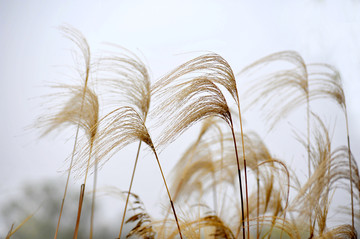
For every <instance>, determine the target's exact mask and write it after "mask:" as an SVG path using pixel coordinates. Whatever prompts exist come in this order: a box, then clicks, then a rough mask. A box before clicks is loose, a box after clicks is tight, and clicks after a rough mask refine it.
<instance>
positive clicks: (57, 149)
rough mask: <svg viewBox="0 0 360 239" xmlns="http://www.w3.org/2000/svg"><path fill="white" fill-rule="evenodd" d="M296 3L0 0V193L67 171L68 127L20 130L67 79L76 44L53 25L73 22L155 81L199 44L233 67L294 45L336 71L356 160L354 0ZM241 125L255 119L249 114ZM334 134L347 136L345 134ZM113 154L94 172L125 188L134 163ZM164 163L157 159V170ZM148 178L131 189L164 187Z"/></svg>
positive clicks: (95, 45)
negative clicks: (141, 63) (142, 66)
mask: <svg viewBox="0 0 360 239" xmlns="http://www.w3.org/2000/svg"><path fill="white" fill-rule="evenodd" d="M294 2H295V1H230V0H225V1H219V0H206V1H205V0H204V1H202V0H198V1H193V0H191V1H190V0H185V1H184V0H183V1H165V0H163V1H162V0H153V1H144V0H134V1H126V0H123V1H119V0H117V1H70V0H68V1H19V0H17V1H16V0H15V1H4V0H0V19H1V21H0V112H1V117H0V145H1V146H0V155H1V157H0V182H1V183H0V201H1V200H3V199H4V198H5V197H7V196H9V195H11V194H12V193H13V192H14V191H18V190H20V188H21V185H22V183H23V182H25V181H32V180H46V179H47V178H55V179H59V180H65V176H64V174H62V173H60V172H59V171H61V170H63V169H64V165H65V164H64V160H65V158H66V157H67V156H68V154H69V153H70V152H71V144H72V142H73V141H72V138H71V136H72V133H71V132H70V131H68V132H67V133H68V134H66V133H64V134H61V135H60V136H59V137H47V138H43V139H40V140H38V135H39V134H38V133H37V132H36V131H34V130H26V127H28V126H29V125H30V124H31V123H33V122H34V120H35V119H36V117H38V116H39V115H40V114H41V113H42V112H41V110H40V106H39V99H38V98H37V97H39V96H41V95H44V94H46V93H47V88H46V87H44V86H45V85H46V84H47V83H48V82H61V81H63V82H69V81H68V80H69V77H68V75H67V72H65V71H66V67H64V66H72V65H73V58H72V54H71V52H70V50H72V49H75V46H74V45H73V44H72V43H71V42H69V40H67V39H66V38H64V37H63V36H62V34H61V33H60V32H59V30H58V28H57V27H58V26H60V25H61V24H69V25H72V26H73V27H75V28H77V29H79V30H80V31H81V32H82V33H83V34H84V36H85V37H86V38H87V40H88V42H89V44H90V47H91V49H92V51H93V52H94V53H96V52H101V49H102V48H103V46H104V45H103V43H104V42H110V43H116V44H120V45H122V46H123V47H125V48H128V49H130V50H131V51H133V52H135V53H136V54H138V55H140V56H141V58H142V59H144V60H145V62H146V64H147V65H148V67H149V69H150V72H151V77H152V79H153V81H155V80H156V79H158V78H159V77H160V76H162V75H164V74H165V73H167V72H168V71H170V70H171V69H173V68H174V67H176V66H177V65H179V64H181V63H183V62H184V60H185V59H190V58H189V57H190V56H197V55H200V54H201V53H202V52H204V51H213V52H216V53H218V54H220V55H221V56H223V57H224V58H225V59H226V60H227V61H228V62H229V63H230V65H231V67H232V68H233V71H234V72H235V73H237V72H239V71H240V70H241V69H242V68H243V67H245V66H246V65H248V64H250V63H252V62H253V61H255V60H257V59H259V58H260V57H263V56H265V55H267V54H270V53H273V52H276V51H282V50H295V51H297V52H299V53H300V54H301V56H302V57H303V58H304V60H305V61H306V62H308V63H312V62H323V63H328V64H331V65H334V66H335V67H337V68H338V69H339V71H340V73H341V76H342V79H343V84H344V90H345V94H346V99H347V103H348V111H349V123H350V131H351V133H350V136H351V143H352V145H353V147H352V149H353V153H354V155H355V157H356V159H357V162H359V158H360V147H359V146H360V144H359V142H360V126H359V122H360V121H359V120H360V107H359V102H360V94H359V92H360V46H359V44H360V14H359V13H360V4H359V1H355V0H354V1H321V0H307V1H297V3H294ZM189 54H190V55H189ZM238 84H239V85H240V84H241V83H240V82H238ZM240 97H241V96H240ZM332 109H333V110H334V111H336V110H338V108H337V107H336V106H333V108H332ZM341 117H342V116H341V115H339V114H337V113H334V115H333V116H332V115H330V116H329V117H328V121H327V122H328V123H329V124H330V125H331V126H333V125H334V124H339V125H340V124H342V125H343V119H342V118H341ZM255 123H256V122H255ZM257 123H259V122H257ZM260 124H261V123H260ZM248 125H249V127H251V128H252V129H254V128H256V126H255V127H254V126H251V124H250V123H249V120H248ZM255 125H256V124H255ZM339 127H342V126H339ZM343 130H344V129H343ZM334 137H337V136H336V135H335V134H334ZM341 137H342V136H341ZM339 141H343V143H342V144H344V145H345V144H346V140H345V138H344V139H343V140H342V139H339ZM173 147H175V146H173ZM135 148H136V147H133V146H130V147H129V149H127V151H129V152H130V153H129V155H130V156H129V157H133V156H134V155H135ZM270 149H271V147H270ZM148 158H149V160H147V159H148ZM151 160H153V159H151V157H146V161H145V160H144V161H143V163H142V164H141V165H142V166H140V168H139V171H140V173H139V174H141V175H145V174H147V173H148V174H149V175H154V174H156V175H158V172H157V170H158V169H157V168H156V165H155V163H154V162H153V161H151ZM113 161H114V162H109V166H107V167H104V169H103V171H102V172H101V175H100V177H101V178H102V179H101V180H103V181H100V182H99V185H100V186H106V185H112V186H117V187H120V188H122V189H126V188H127V185H128V179H129V175H130V172H129V171H131V170H130V167H131V165H132V162H130V163H124V162H123V161H121V162H119V161H120V160H117V161H116V162H115V160H113ZM124 161H125V160H124ZM171 165H172V164H171V163H169V164H167V161H164V167H165V172H169V171H170V169H171ZM152 170H153V171H152ZM141 172H142V173H141ZM155 172H156V173H155ZM151 177H152V176H151ZM156 177H157V176H156ZM156 180H157V181H156ZM155 181H156V182H157V184H159V185H160V186H154V187H153V186H149V185H146V184H144V185H145V186H141V185H137V186H135V189H138V190H142V195H143V196H144V197H145V195H147V194H153V195H157V194H158V193H159V192H162V193H163V191H161V186H162V184H161V178H160V177H159V178H158V179H155ZM62 182H63V181H62ZM117 182H119V183H117ZM73 184H76V185H77V184H79V182H74V183H73ZM154 185H156V183H155V184H154ZM149 188H151V189H149ZM151 198H155V199H154V200H153V202H151V203H149V205H150V206H151V205H153V204H155V203H156V199H157V197H155V196H152V197H151ZM151 200H152V199H151Z"/></svg>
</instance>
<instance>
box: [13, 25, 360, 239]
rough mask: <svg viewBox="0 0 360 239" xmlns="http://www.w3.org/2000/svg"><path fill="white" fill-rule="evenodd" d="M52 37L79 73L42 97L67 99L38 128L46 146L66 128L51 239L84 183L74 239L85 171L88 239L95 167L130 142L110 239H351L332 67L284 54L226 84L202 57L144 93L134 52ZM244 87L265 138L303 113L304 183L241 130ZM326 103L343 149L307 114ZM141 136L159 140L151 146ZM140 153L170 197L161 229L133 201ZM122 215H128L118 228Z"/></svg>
mask: <svg viewBox="0 0 360 239" xmlns="http://www.w3.org/2000/svg"><path fill="white" fill-rule="evenodd" d="M61 30H62V31H63V32H64V33H65V35H66V36H67V37H68V38H69V39H70V40H71V41H73V42H74V43H75V44H76V46H77V48H78V49H79V50H80V51H79V52H80V54H79V57H80V58H81V59H83V63H82V64H80V65H79V75H80V77H81V79H82V81H81V84H77V85H57V86H55V87H56V88H57V89H61V92H62V93H61V94H55V95H51V97H54V98H56V99H60V98H61V99H62V100H63V99H65V103H63V104H60V105H57V106H54V105H52V109H54V108H55V109H57V112H56V113H55V114H49V115H46V116H43V117H41V118H39V121H38V126H39V127H41V128H42V129H44V131H43V134H44V135H45V134H47V133H49V132H51V131H53V130H55V129H58V128H59V127H60V126H64V125H73V126H75V127H76V133H75V139H74V147H73V151H72V154H71V157H70V160H69V162H70V165H69V168H68V175H67V182H66V185H65V190H64V196H63V199H62V201H61V209H60V212H59V220H58V224H57V226H56V225H54V227H56V232H55V237H54V238H57V236H58V234H61V230H60V231H59V225H60V223H61V213H62V209H63V207H64V206H66V205H65V199H66V193H67V187H68V182H69V179H70V178H71V176H70V175H71V173H72V172H76V174H77V175H80V176H81V177H83V183H82V184H81V188H80V198H79V206H78V213H77V223H76V225H74V238H77V233H78V228H79V224H80V223H81V211H82V203H83V198H84V192H85V189H86V184H87V178H88V175H89V171H93V172H94V188H93V190H92V192H93V196H92V201H93V204H92V214H91V215H92V216H91V226H90V233H89V238H92V235H93V230H96V224H95V225H94V220H93V219H94V217H95V215H94V214H93V211H94V210H93V209H94V207H95V198H96V195H95V193H96V180H97V177H98V172H97V171H98V168H99V167H100V166H102V165H104V164H105V163H106V162H107V161H108V160H110V159H112V158H116V153H117V152H118V151H119V150H121V149H123V148H125V147H126V146H127V145H129V144H131V143H137V144H138V150H137V154H136V157H135V158H134V159H133V160H134V167H133V168H132V169H129V170H132V177H131V179H130V180H129V188H128V189H126V191H125V192H124V193H125V195H126V202H125V208H124V213H123V215H122V217H121V218H122V219H121V221H119V222H118V223H119V225H118V226H119V234H118V235H114V237H116V236H117V238H124V237H125V236H126V237H135V238H269V237H271V236H272V237H273V238H278V237H279V238H281V237H282V238H356V230H355V225H356V223H359V222H360V221H359V219H360V213H359V209H360V207H359V202H360V200H359V196H360V178H359V170H358V167H357V164H356V161H355V159H354V158H353V155H352V154H351V149H350V137H349V127H348V117H347V109H346V102H345V95H344V91H343V89H342V84H341V78H340V74H339V73H338V72H337V70H336V69H335V68H334V67H332V66H329V65H326V64H306V63H305V62H304V60H303V59H302V57H301V56H300V55H299V54H298V53H296V52H292V51H284V52H278V53H275V54H272V55H269V56H266V57H264V58H262V59H260V60H258V61H256V62H254V63H253V64H251V65H249V66H247V67H245V68H244V69H243V70H242V71H241V72H240V73H239V74H238V75H236V76H235V74H234V73H233V71H232V68H231V67H230V65H229V64H228V63H227V62H226V60H225V59H224V58H222V57H221V56H219V55H218V54H215V53H208V54H204V55H201V56H199V57H196V58H194V59H192V60H190V61H188V62H186V63H184V64H182V65H180V66H178V67H176V68H175V69H174V70H173V71H171V72H170V73H168V74H166V75H164V76H163V77H162V78H161V79H159V80H157V81H155V83H154V84H151V80H150V77H149V73H148V69H147V67H146V66H145V64H144V63H143V62H142V61H141V59H140V58H139V57H137V56H136V55H135V54H133V53H132V52H130V51H128V50H126V49H124V48H121V47H119V46H116V45H111V47H113V49H114V50H113V51H112V52H110V53H106V54H102V56H101V57H100V58H93V57H92V54H91V52H90V47H89V45H88V43H87V41H86V39H85V38H84V37H83V36H82V34H81V33H80V32H79V31H77V30H76V29H73V28H71V27H68V26H63V27H61ZM272 65H273V66H274V67H271V66H272ZM269 66H270V67H269ZM279 66H281V67H279ZM278 68H280V69H278ZM264 69H265V70H264ZM274 69H275V70H274ZM94 76H96V78H95V77H94ZM246 77H253V78H256V80H254V81H253V82H252V84H251V86H250V87H248V88H247V90H246V94H245V95H244V96H242V97H243V99H246V101H249V100H250V103H249V104H248V105H247V106H248V107H259V106H260V108H261V112H263V113H264V115H265V117H266V122H268V123H269V129H270V130H272V129H274V127H276V125H277V123H278V122H279V121H280V119H281V118H285V117H287V115H288V114H289V113H290V112H291V111H292V110H295V109H298V108H303V109H304V110H305V112H306V113H305V116H304V118H305V119H306V129H305V130H303V132H305V133H303V134H302V135H303V136H301V137H300V139H299V143H301V144H303V146H304V149H305V152H306V156H305V157H304V158H303V159H302V158H301V157H299V158H301V159H302V160H303V164H304V165H307V169H306V170H307V176H306V179H305V180H302V181H300V180H299V179H298V178H297V175H296V174H295V172H294V171H293V170H292V169H291V168H289V166H288V164H287V162H286V159H280V158H276V157H274V156H273V155H272V154H271V152H270V150H269V149H268V148H267V147H266V145H265V143H264V142H263V141H262V139H261V137H260V136H259V135H258V134H256V133H255V132H252V131H249V130H246V129H245V130H244V131H243V123H242V115H241V112H240V104H241V102H242V100H241V99H240V95H239V91H238V87H237V86H238V85H241V79H242V78H246ZM98 85H102V86H103V87H102V88H101V89H102V90H103V92H101V90H99V91H98V92H97V91H96V90H95V86H98ZM98 95H99V96H100V95H101V96H102V97H103V101H99V97H98ZM325 98H329V99H333V100H335V102H337V103H338V104H339V106H340V108H341V109H342V110H343V113H344V117H345V122H346V125H345V127H344V129H346V131H347V144H346V145H345V146H341V147H338V148H335V149H334V148H333V147H332V142H331V136H330V133H329V130H328V128H327V127H326V125H325V123H324V122H323V120H322V119H321V117H320V116H319V114H318V112H314V111H313V110H312V108H311V107H312V103H313V102H315V101H317V100H319V99H325ZM233 105H235V107H232V106H233ZM100 106H101V107H102V110H100V109H99V107H100ZM51 112H53V111H51ZM99 112H105V113H104V114H103V115H101V114H100V113H99ZM148 121H149V122H152V123H154V124H148ZM196 123H198V124H201V128H200V130H199V132H198V135H197V136H196V137H195V140H194V141H193V142H192V143H191V144H190V146H189V147H188V149H187V150H186V151H185V152H184V153H183V154H182V156H181V157H180V158H179V159H178V161H177V163H176V167H175V169H174V171H173V172H172V174H171V184H170V185H169V184H168V181H169V180H167V179H166V177H165V175H166V174H168V173H169V172H163V170H162V167H161V161H160V158H161V155H159V152H161V151H162V150H163V149H164V148H165V147H166V146H167V145H169V144H170V143H172V142H173V141H174V140H175V139H176V138H177V137H179V136H180V135H181V134H182V133H183V132H185V131H186V130H187V129H189V128H190V127H192V126H193V125H194V124H196ZM148 125H151V126H149V127H148ZM149 129H150V130H151V132H153V131H156V132H160V133H159V135H158V136H157V137H156V138H152V137H151V134H150V130H149ZM81 135H84V136H81ZM144 145H146V146H147V147H148V148H149V149H150V151H151V152H152V153H153V155H154V160H155V162H156V164H157V165H158V168H159V172H160V174H161V176H162V179H163V183H164V186H165V189H166V193H167V195H168V198H169V204H168V205H169V207H168V210H167V211H166V212H165V214H164V218H162V219H154V218H152V217H151V215H150V214H149V213H148V212H147V211H146V209H145V206H144V204H143V203H142V201H141V200H140V198H139V197H138V196H137V195H136V192H133V191H132V184H133V179H134V177H135V176H136V174H135V172H136V167H137V163H138V159H139V157H141V148H142V146H144ZM286 147H287V146H286V145H284V148H286ZM336 190H343V191H345V192H347V194H348V195H349V197H348V201H347V199H346V200H345V199H344V200H343V203H344V205H342V206H343V207H342V213H343V214H344V216H345V218H346V220H348V221H344V223H343V224H340V225H335V226H331V227H329V226H328V219H329V215H328V214H329V211H330V209H332V207H333V205H331V199H332V196H333V195H334V193H335V191H336ZM129 205H130V209H129V208H128V207H129ZM127 212H128V213H131V215H132V216H130V217H129V218H128V219H126V217H125V214H126V213H127ZM126 223H135V226H134V227H133V229H132V230H131V231H130V233H129V234H128V235H124V232H123V227H124V224H126ZM132 225H133V224H132ZM13 233H14V231H11V232H10V233H9V237H10V235H12V234H13Z"/></svg>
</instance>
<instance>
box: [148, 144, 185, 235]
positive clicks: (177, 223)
mask: <svg viewBox="0 0 360 239" xmlns="http://www.w3.org/2000/svg"><path fill="white" fill-rule="evenodd" d="M153 152H154V154H155V158H156V162H157V163H158V166H159V169H160V173H161V177H162V179H163V181H164V185H165V188H166V192H167V194H168V196H169V200H170V204H171V208H172V210H173V213H174V217H175V221H176V225H177V228H178V231H179V236H180V238H181V239H182V238H183V237H182V234H181V229H180V225H179V221H178V218H177V215H176V211H175V207H174V203H173V201H172V199H171V195H170V191H169V188H168V186H167V183H166V180H165V176H164V173H163V171H162V168H161V165H160V161H159V158H158V155H157V153H156V150H155V149H154V148H153Z"/></svg>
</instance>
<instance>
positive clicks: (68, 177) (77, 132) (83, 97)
mask: <svg viewBox="0 0 360 239" xmlns="http://www.w3.org/2000/svg"><path fill="white" fill-rule="evenodd" d="M86 65H87V66H89V61H87V62H86ZM89 73H90V68H89V67H86V74H85V75H86V76H85V82H84V89H83V94H82V99H81V107H80V114H79V119H78V122H77V127H76V134H75V140H74V147H73V151H72V153H71V160H70V166H69V171H68V175H67V179H66V184H65V191H64V196H63V199H62V202H61V207H60V213H59V219H58V223H57V226H56V231H55V236H54V239H57V235H58V231H59V227H60V220H61V216H62V211H63V208H64V203H65V198H66V193H67V189H68V185H69V179H70V174H71V168H72V164H73V161H74V155H75V150H76V144H77V140H78V136H79V129H80V120H81V117H82V112H83V108H84V99H85V94H86V89H87V84H88V80H89Z"/></svg>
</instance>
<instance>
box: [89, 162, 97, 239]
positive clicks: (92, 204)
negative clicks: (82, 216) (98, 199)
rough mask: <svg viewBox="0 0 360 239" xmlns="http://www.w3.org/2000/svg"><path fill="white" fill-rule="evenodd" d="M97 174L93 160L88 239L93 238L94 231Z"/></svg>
mask: <svg viewBox="0 0 360 239" xmlns="http://www.w3.org/2000/svg"><path fill="white" fill-rule="evenodd" d="M97 172H98V163H97V161H96V160H95V171H94V185H93V194H92V202H91V219H90V236H89V238H90V239H92V237H93V230H94V214H95V194H96V183H97Z"/></svg>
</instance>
